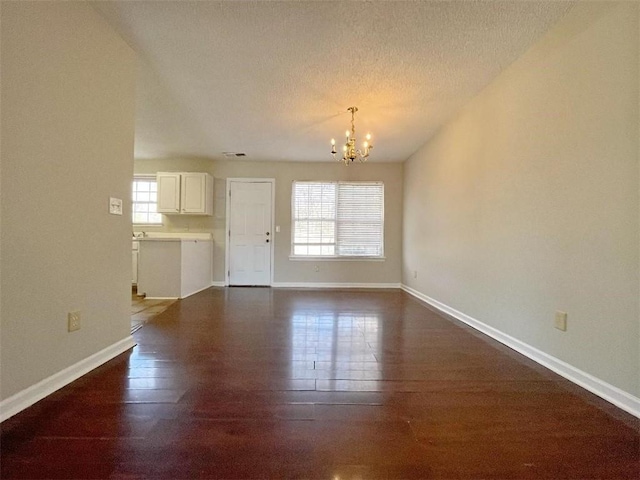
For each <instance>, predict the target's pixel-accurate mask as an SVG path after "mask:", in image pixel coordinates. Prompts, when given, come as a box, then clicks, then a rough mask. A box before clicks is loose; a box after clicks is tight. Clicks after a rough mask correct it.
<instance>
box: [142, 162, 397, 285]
mask: <svg viewBox="0 0 640 480" xmlns="http://www.w3.org/2000/svg"><path fill="white" fill-rule="evenodd" d="M402 168H403V167H402V164H399V163H375V162H368V163H366V164H362V165H360V164H358V165H353V166H349V167H346V166H344V165H343V164H342V163H339V162H304V163H293V162H251V161H238V160H235V161H234V160H230V161H205V160H200V159H167V160H137V161H136V162H135V172H136V173H155V172H158V171H204V172H208V173H211V174H212V175H213V176H214V178H215V185H214V190H215V193H214V196H215V200H214V201H215V205H214V212H215V214H214V216H212V217H187V216H184V217H176V216H175V215H173V216H170V215H164V216H163V221H164V223H165V225H164V226H163V227H162V230H164V231H192V232H193V231H198V232H200V231H206V232H211V233H213V236H214V242H215V247H214V260H213V263H214V266H213V272H214V281H215V282H224V280H225V275H224V272H225V270H224V266H225V242H226V238H227V237H226V235H225V231H226V230H225V228H226V219H225V216H224V215H225V204H224V202H225V200H226V196H225V188H226V179H227V178H234V177H244V178H275V180H276V195H275V208H274V213H275V222H276V225H279V226H280V233H274V235H275V237H274V241H275V258H274V273H275V276H274V281H275V283H276V284H277V283H285V284H292V283H307V284H313V283H355V284H361V283H366V284H396V285H397V284H399V283H400V271H401V267H400V266H401V247H402ZM294 180H324V181H338V180H354V181H355V180H360V181H363V180H376V181H383V182H384V184H385V256H386V259H385V260H384V261H315V262H313V261H294V260H290V259H289V254H290V252H291V185H292V182H293V181H294ZM145 229H146V230H149V231H152V230H157V229H153V228H145ZM316 265H317V266H318V269H319V271H318V272H316V271H315V266H316Z"/></svg>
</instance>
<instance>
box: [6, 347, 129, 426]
mask: <svg viewBox="0 0 640 480" xmlns="http://www.w3.org/2000/svg"><path fill="white" fill-rule="evenodd" d="M135 345H136V342H135V340H134V339H133V337H132V336H128V337H126V338H123V339H122V340H120V341H119V342H116V343H114V344H113V345H110V346H108V347H107V348H105V349H103V350H100V351H99V352H97V353H94V354H93V355H91V356H89V357H87V358H85V359H84V360H80V361H79V362H78V363H76V364H74V365H71V366H70V367H67V368H65V369H64V370H61V371H60V372H58V373H55V374H53V375H51V376H50V377H48V378H45V379H44V380H42V381H40V382H38V383H36V384H35V385H32V386H30V387H28V388H25V389H24V390H22V391H21V392H18V393H16V394H15V395H12V396H11V397H9V398H6V399H5V400H3V401H2V402H0V422H4V421H5V420H6V419H7V418H9V417H12V416H14V415H15V414H16V413H18V412H20V411H22V410H24V409H25V408H27V407H30V406H31V405H33V404H34V403H36V402H38V401H39V400H42V399H43V398H44V397H46V396H48V395H51V394H52V393H53V392H55V391H56V390H60V389H61V388H62V387H64V386H65V385H68V384H70V383H71V382H73V381H74V380H77V379H78V378H80V377H81V376H83V375H85V374H86V373H89V372H90V371H91V370H93V369H95V368H97V367H99V366H100V365H102V364H104V363H106V362H108V361H109V360H111V359H112V358H115V357H117V356H118V355H120V354H121V353H123V352H126V351H127V350H129V349H130V348H133V347H135Z"/></svg>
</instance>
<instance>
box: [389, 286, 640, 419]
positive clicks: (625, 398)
mask: <svg viewBox="0 0 640 480" xmlns="http://www.w3.org/2000/svg"><path fill="white" fill-rule="evenodd" d="M401 288H402V290H404V291H405V292H407V293H408V294H410V295H412V296H414V297H415V298H417V299H418V300H421V301H423V302H425V303H427V304H428V305H430V306H432V307H434V308H435V309H437V310H438V311H440V312H442V313H444V314H446V315H448V316H450V317H453V318H455V319H456V320H460V321H461V322H463V323H465V324H466V325H468V326H470V327H472V328H473V329H475V330H477V331H479V332H481V333H483V334H485V335H487V336H489V337H491V338H493V339H494V340H496V341H498V342H500V343H502V344H503V345H506V346H507V347H509V348H511V349H513V350H515V351H516V352H518V353H520V354H522V355H524V356H525V357H527V358H529V359H531V360H533V361H534V362H536V363H538V364H539V365H542V366H543V367H545V368H548V369H549V370H551V371H552V372H554V373H557V374H558V375H560V376H562V377H564V378H566V379H567V380H569V381H571V382H573V383H575V384H576V385H578V386H580V387H582V388H584V389H585V390H588V391H589V392H591V393H593V394H595V395H597V396H598V397H600V398H602V399H604V400H606V401H607V402H609V403H611V404H613V405H615V406H616V407H618V408H620V409H622V410H624V411H625V412H628V413H630V414H631V415H634V416H635V417H638V418H640V398H638V397H636V396H634V395H632V394H630V393H628V392H625V391H624V390H622V389H620V388H618V387H616V386H614V385H611V384H610V383H607V382H605V381H604V380H601V379H600V378H597V377H595V376H593V375H591V374H589V373H587V372H584V371H582V370H580V369H579V368H576V367H574V366H573V365H571V364H569V363H567V362H564V361H562V360H560V359H558V358H556V357H554V356H553V355H549V354H548V353H545V352H543V351H542V350H539V349H537V348H535V347H533V346H531V345H529V344H527V343H525V342H523V341H521V340H518V339H517V338H514V337H512V336H511V335H507V334H506V333H503V332H502V331H500V330H498V329H497V328H494V327H491V326H489V325H487V324H486V323H483V322H481V321H479V320H476V319H475V318H473V317H470V316H469V315H466V314H465V313H463V312H460V311H458V310H456V309H454V308H451V307H450V306H448V305H446V304H444V303H441V302H439V301H437V300H435V299H433V298H431V297H429V296H427V295H425V294H424V293H422V292H419V291H418V290H415V289H413V288H411V287H409V286H408V285H405V284H402V286H401Z"/></svg>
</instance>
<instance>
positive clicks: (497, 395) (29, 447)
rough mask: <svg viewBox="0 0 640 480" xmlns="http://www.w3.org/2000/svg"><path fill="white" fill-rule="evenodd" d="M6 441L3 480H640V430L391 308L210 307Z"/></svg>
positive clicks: (27, 417) (162, 321)
mask: <svg viewBox="0 0 640 480" xmlns="http://www.w3.org/2000/svg"><path fill="white" fill-rule="evenodd" d="M134 337H135V338H136V340H137V342H138V346H137V347H135V348H134V349H133V351H131V352H129V353H126V354H123V355H121V356H119V357H118V358H116V359H114V360H112V361H111V362H109V363H108V364H106V365H104V366H102V367H100V368H99V369H97V370H95V371H94V372H92V373H90V374H89V375H87V376H85V377H83V378H81V379H80V380H78V381H76V382H74V383H73V384H71V385H69V386H68V387H66V388H64V389H62V390H60V391H59V392H57V393H55V394H54V395H52V396H50V397H49V398H47V399H45V400H43V401H41V402H39V403H38V404H36V405H34V406H33V407H31V408H29V409H27V410H25V411H24V412H22V413H20V414H18V415H17V416H15V417H13V418H11V419H9V420H7V421H6V422H4V424H2V436H1V439H0V441H1V443H0V461H1V474H2V478H115V479H126V480H131V479H165V478H166V479H179V478H184V479H187V478H189V479H190V478H275V479H282V478H323V479H333V480H337V479H341V480H343V479H373V478H385V479H386V478H403V479H404V478H419V479H428V478H469V479H479V478H500V479H506V478H517V479H526V478H530V479H538V478H550V479H551V478H552V479H559V478H575V479H587V478H611V479H624V478H628V479H634V480H637V479H638V478H639V477H640V443H639V426H640V421H639V420H638V419H636V418H634V417H632V416H631V415H628V414H626V413H624V412H622V411H621V410H619V409H616V408H614V407H613V406H611V405H610V404H608V403H607V402H605V401H603V400H601V399H599V398H597V397H596V396H594V395H591V394H589V393H588V392H586V391H584V390H582V389H580V388H578V387H576V386H575V385H573V384H571V383H570V382H568V381H566V380H564V379H562V378H560V377H558V376H557V375H555V374H553V373H551V372H549V371H547V370H546V369H544V368H542V367H540V366H538V365H537V364H535V363H533V362H531V361H530V360H528V359H526V358H524V357H522V356H520V355H519V354H517V353H515V352H513V351H511V350H510V349H508V348H506V347H504V346H502V345H500V344H498V343H496V342H494V341H493V340H490V339H488V338H487V337H484V336H483V335H481V334H479V333H477V332H475V331H473V330H472V329H470V328H468V327H466V326H464V325H462V324H459V323H457V322H454V321H451V320H448V319H445V318H443V317H442V316H440V315H438V314H436V313H434V312H432V311H431V310H429V309H427V308H426V307H425V306H424V305H423V304H421V303H420V302H418V301H417V300H415V299H413V298H412V297H410V296H409V295H407V294H405V293H403V292H400V291H397V290H389V291H371V290H369V291H364V290H361V291H312V290H308V291H306V290H283V289H263V288H230V289H221V288H219V289H215V288H214V289H210V290H207V291H205V292H202V293H200V294H197V295H195V296H193V297H190V298H188V299H185V300H182V301H179V302H176V303H174V304H173V305H171V306H170V307H169V308H168V309H167V310H166V311H164V312H163V313H161V314H160V315H159V316H158V317H156V318H155V319H153V320H152V321H150V322H148V323H146V324H145V325H144V326H143V327H142V328H141V329H140V330H138V331H137V332H136V333H135V335H134Z"/></svg>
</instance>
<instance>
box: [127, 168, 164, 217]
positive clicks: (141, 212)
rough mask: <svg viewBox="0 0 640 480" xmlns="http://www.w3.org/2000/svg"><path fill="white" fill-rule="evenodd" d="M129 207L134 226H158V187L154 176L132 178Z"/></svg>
mask: <svg viewBox="0 0 640 480" xmlns="http://www.w3.org/2000/svg"><path fill="white" fill-rule="evenodd" d="M131 198H132V202H131V206H132V209H133V212H132V217H131V218H132V219H133V224H134V225H144V224H152V225H160V224H162V215H161V214H159V213H158V212H157V211H156V209H157V205H158V185H157V183H156V177H155V176H142V175H136V176H135V177H134V178H133V191H132V197H131Z"/></svg>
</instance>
